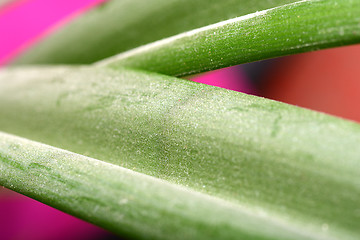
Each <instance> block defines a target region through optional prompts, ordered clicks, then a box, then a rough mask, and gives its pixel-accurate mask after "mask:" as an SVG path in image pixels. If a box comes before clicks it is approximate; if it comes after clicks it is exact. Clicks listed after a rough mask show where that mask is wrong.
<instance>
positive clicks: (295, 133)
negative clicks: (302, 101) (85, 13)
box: [0, 67, 360, 239]
mask: <svg viewBox="0 0 360 240" xmlns="http://www.w3.org/2000/svg"><path fill="white" fill-rule="evenodd" d="M0 84H1V86H2V87H1V88H0V114H1V115H0V130H1V131H5V132H8V133H12V134H16V135H19V136H23V137H26V138H29V139H33V140H36V141H40V142H43V143H46V144H50V145H53V146H56V147H60V148H63V149H67V150H70V151H73V152H76V153H79V154H83V155H87V156H90V157H93V158H97V159H100V160H102V161H105V162H108V163H110V164H115V165H118V166H121V167H125V168H127V169H130V170H132V171H136V172H140V173H143V174H147V175H150V176H152V177H156V178H158V179H161V181H158V180H156V179H153V178H147V177H144V176H143V175H136V174H134V173H133V172H130V171H129V172H127V173H129V174H125V173H123V172H124V171H125V170H123V169H121V168H119V167H117V166H113V165H109V164H106V163H101V162H98V161H96V160H93V159H87V158H83V157H80V156H77V155H76V156H75V155H71V154H70V153H66V154H65V153H64V152H61V154H53V155H55V158H51V159H50V160H49V164H50V165H45V166H46V167H47V168H46V167H45V168H42V167H41V166H38V165H36V164H35V168H34V170H33V171H30V170H29V169H30V168H29V166H30V165H31V163H33V162H34V163H38V164H42V161H45V160H46V159H48V156H49V154H45V155H42V151H43V150H42V149H41V148H42V147H41V146H40V145H38V144H35V143H30V142H27V141H26V140H21V141H20V140H19V139H17V138H14V137H11V136H8V135H4V134H2V135H1V139H3V140H2V141H1V145H0V153H1V154H2V158H1V159H2V160H1V162H2V163H1V164H2V165H1V166H2V171H1V173H0V174H1V175H0V176H1V177H0V183H1V184H5V185H6V186H8V187H10V188H13V189H15V190H17V191H20V192H23V193H25V194H28V195H30V196H32V197H35V198H37V199H39V200H41V201H44V202H46V203H47V204H50V205H53V206H55V207H59V208H60V209H62V210H65V211H67V212H70V213H72V214H75V215H76V216H79V217H82V218H84V219H87V220H89V221H92V222H94V223H96V224H99V225H101V226H104V227H106V228H108V229H111V230H113V231H115V232H118V233H125V234H130V232H131V233H132V234H134V236H136V237H140V238H141V237H144V238H145V237H148V236H150V235H151V236H152V237H154V238H155V237H156V238H157V237H158V238H162V237H164V238H165V239H166V238H182V235H181V234H184V233H185V232H186V233H187V231H185V230H184V229H185V228H186V229H191V230H188V231H190V232H189V238H190V237H191V236H193V237H194V238H195V239H198V238H200V237H201V236H202V237H204V238H210V237H213V238H215V239H220V238H225V237H229V238H231V237H234V238H238V237H237V236H238V235H236V234H240V235H239V236H242V235H241V234H243V235H244V237H243V238H244V239H249V238H250V236H252V237H254V238H255V239H256V237H259V238H260V239H262V238H265V239H281V238H285V239H291V238H295V239H303V238H310V239H311V238H314V239H332V238H334V239H358V238H359V236H360V231H359V229H360V214H359V199H360V185H359V184H360V173H359V170H360V168H359V156H360V148H359V147H358V145H359V142H360V125H359V124H356V123H353V122H349V121H345V120H342V119H338V118H335V117H331V116H328V115H325V114H320V113H316V112H312V111H309V110H306V109H301V108H298V107H295V106H290V105H287V104H283V103H279V102H275V101H271V100H267V99H263V98H259V97H255V96H249V95H246V94H242V93H237V92H233V91H228V90H225V89H220V88H216V87H212V86H207V85H203V84H198V83H194V82H190V81H186V80H181V79H175V78H173V77H168V76H163V75H159V74H156V73H147V72H142V71H139V70H130V69H117V70H114V69H107V68H87V67H72V68H70V67H58V68H54V67H43V68H14V69H7V70H3V71H2V72H1V73H0ZM18 141H20V142H21V144H19V147H18V148H16V149H14V150H13V151H12V150H11V149H12V145H11V144H14V143H16V142H18ZM23 142H24V143H23ZM49 151H50V152H52V151H55V152H57V151H59V150H54V149H53V150H49ZM28 152H30V153H29V154H30V156H34V157H28V156H27V155H26V154H25V153H28ZM23 153H24V154H23ZM32 154H33V155H32ZM63 154H65V155H66V157H62V155H63ZM50 155H52V154H50ZM41 156H43V157H41ZM74 156H75V157H74ZM58 157H59V158H58ZM73 157H74V159H73ZM80 158H81V159H83V160H79V159H80ZM34 159H35V160H36V161H34ZM38 159H43V160H41V161H40V160H38ZM54 159H59V162H56V161H55V160H54ZM71 159H73V160H71ZM45 162H46V161H45ZM94 162H97V163H99V164H98V169H97V167H95V165H94ZM46 164H48V163H47V162H46ZM77 164H78V165H77ZM87 165H89V169H87V168H86V167H85V166H87ZM21 166H23V167H21ZM24 166H25V167H24ZM61 166H63V168H64V169H63V170H61ZM4 168H5V171H3V169H4ZM12 168H14V169H12ZM53 168H54V169H55V170H52V169H53ZM72 168H73V169H74V170H71V169H72ZM112 168H113V169H112ZM41 169H43V170H41ZM96 169H97V170H96ZM10 170H11V171H10ZM8 171H10V172H8ZM14 171H15V172H14ZM84 172H86V174H83V173H84ZM53 174H60V175H56V176H58V177H54V176H53ZM92 174H93V175H92ZM124 174H125V175H124ZM128 175H129V179H130V180H127V177H125V176H128ZM26 176H28V177H26ZM123 176H124V178H123ZM130 176H131V177H130ZM51 178H55V179H53V180H51ZM16 179H18V180H16ZM34 179H38V180H36V181H35V180H34ZM59 179H60V180H59ZM67 179H70V180H72V181H68V180H67ZM101 179H103V180H101ZM118 179H120V180H118ZM146 179H148V180H146ZM163 180H165V181H168V182H169V183H171V185H169V184H168V183H164V182H163ZM33 181H34V183H32V182H33ZM74 181H75V182H74ZM119 181H120V182H121V184H120V182H119ZM127 181H129V182H127ZM143 181H144V185H141V183H142V182H143ZM148 181H149V182H148ZM152 181H153V182H152ZM77 182H80V183H81V184H85V185H79V186H78V187H77ZM97 182H98V183H97ZM160 182H161V183H163V185H162V184H160ZM15 183H16V184H15ZM11 184H13V186H12V187H11ZM32 184H33V185H32ZM56 184H60V185H56ZM86 184H88V185H86ZM132 184H134V189H133V188H132V186H133V185H132ZM173 184H176V185H177V186H175V185H173ZM28 185H29V186H32V187H30V188H27V186H28ZM92 185H94V188H96V189H98V190H94V189H93V188H91V187H90V186H92ZM102 185H104V189H103V190H101V189H102V188H101V186H102ZM72 186H75V188H74V190H71V188H72ZM86 186H89V187H86ZM115 186H116V187H115ZM121 186H124V187H123V188H122V187H121ZM149 186H153V188H152V187H149ZM183 187H186V189H191V191H190V192H187V191H188V190H181V189H183ZM63 188H64V189H63ZM138 188H139V189H140V190H139V191H138V190H135V189H138ZM37 189H38V190H37ZM132 189H133V190H132ZM161 189H163V190H161ZM50 190H51V191H52V192H54V194H56V192H57V191H60V193H59V195H53V193H51V191H50ZM67 190H69V194H70V197H65V198H63V197H62V196H63V194H65V195H64V196H68V195H66V191H67ZM37 191H43V192H42V193H41V194H39V195H36V194H37ZM49 191H50V193H48V192H49ZM122 191H124V192H125V193H124V196H125V198H128V197H130V195H131V194H133V195H131V196H133V197H134V198H136V199H140V200H141V201H140V200H139V201H140V202H138V203H136V204H135V205H132V206H129V208H125V209H126V210H124V211H125V213H124V214H126V218H124V219H127V217H128V215H130V217H129V218H130V219H131V220H129V221H130V223H128V222H122V220H119V219H118V218H116V217H115V214H119V212H117V211H116V210H115V209H116V207H115V206H117V205H116V203H114V204H115V205H113V201H118V200H119V199H122V198H123V197H122V196H123V195H121V194H122V193H121V192H122ZM168 191H169V192H168ZM167 192H168V193H167ZM194 192H199V193H201V194H199V195H197V193H196V194H195V193H194ZM130 193H131V194H130ZM48 194H49V195H48ZM106 194H108V196H105V195H106ZM129 194H130V195H129ZM193 194H194V195H193ZM90 195H91V199H88V197H89V196H90ZM173 195H175V196H176V197H172V196H173ZM206 195H209V196H212V197H215V198H217V199H218V198H221V199H223V200H216V199H213V198H210V199H209V202H207V200H206V198H207V197H206ZM47 196H49V197H47ZM83 196H85V197H83ZM83 198H84V199H85V200H84V199H83ZM102 198H104V200H102ZM112 198H114V199H116V200H111V199H112ZM159 198H160V200H159V201H158V199H159ZM71 199H74V200H73V201H74V202H75V203H69V201H70V202H71V201H72V200H71ZM76 199H78V200H76ZM82 199H83V200H82ZM94 199H97V201H95V200H94ZM170 199H172V200H171V201H176V199H179V204H180V203H183V205H182V204H180V205H179V207H174V209H172V207H171V206H172V205H171V204H172V203H171V202H169V201H170ZM205 200H206V201H205ZM107 201H110V202H109V204H110V205H106V202H107ZM221 201H225V202H226V204H225V202H224V204H223V203H222V202H221ZM81 203H84V204H83V205H81ZM102 203H103V204H102ZM177 203H178V202H177ZM177 203H176V204H177ZM192 203H193V205H192ZM228 203H229V204H230V205H231V206H233V207H227V204H228ZM104 204H105V205H104ZM176 204H175V206H178V205H176ZM78 205H81V206H83V208H78V207H76V206H78ZM95 205H99V208H100V209H99V210H98V211H100V212H101V213H100V212H99V213H97V214H92V211H93V209H94V206H95ZM162 207H164V208H162ZM133 209H137V211H138V212H137V211H135V210H133ZM181 209H183V211H180V210H181ZM194 209H195V210H194ZM236 209H237V210H236ZM239 209H240V210H241V209H243V210H244V211H243V210H241V211H240V210H239ZM190 210H191V211H193V210H194V212H191V211H190ZM112 211H114V213H113V214H114V215H109V216H108V217H106V216H107V214H110V213H109V212H112ZM119 211H122V210H121V209H120V210H119ZM134 211H135V212H134ZM189 211H190V212H189ZM238 211H239V212H238ZM86 213H88V215H86ZM205 213H206V214H205ZM203 214H204V215H203ZM243 214H244V215H245V217H244V216H243ZM163 215H164V216H166V217H165V218H164V220H158V221H157V220H156V221H155V220H154V219H157V218H161V216H163ZM170 215H171V216H170ZM124 216H125V215H124ZM144 216H146V217H144ZM142 219H143V220H142ZM169 219H170V220H169ZM216 219H218V220H219V222H221V223H223V221H224V224H220V223H219V222H217V220H216ZM220 219H221V220H220ZM154 221H155V222H156V223H155V222H154ZM162 221H163V222H162ZM229 221H230V222H229ZM215 222H216V223H215ZM245 223H248V224H245ZM157 224H159V225H157ZM232 224H234V225H232ZM272 224H274V225H276V226H273V225H272ZM215 226H220V228H221V229H220V228H216V227H215ZM255 226H256V227H255ZM254 228H255V229H254ZM278 228H280V229H278ZM124 229H129V230H128V231H127V230H124ZM209 229H213V232H208V231H209ZM157 231H158V232H157ZM149 232H150V233H151V234H150V233H149ZM239 232H240V233H239ZM147 234H150V235H147ZM169 234H173V235H169ZM197 234H199V235H197ZM206 234H209V235H206ZM212 234H214V235H212ZM217 234H218V235H217ZM221 234H225V235H226V234H229V235H226V236H225V235H221ZM233 234H234V235H233ZM277 234H279V235H277ZM289 234H290V235H289ZM292 234H293V235H292ZM302 234H308V236H302ZM190 235H191V236H190ZM200 235H201V236H200ZM253 235H254V236H253ZM185 238H186V237H185Z"/></svg>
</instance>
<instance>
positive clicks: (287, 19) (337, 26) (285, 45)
mask: <svg viewBox="0 0 360 240" xmlns="http://www.w3.org/2000/svg"><path fill="white" fill-rule="evenodd" d="M359 22H360V1H357V0H341V1H339V0H304V1H299V2H296V3H291V4H286V5H282V6H279V7H275V8H272V9H267V10H264V11H259V12H256V13H252V14H249V15H245V16H242V17H238V18H234V19H230V20H227V21H224V22H220V23H216V24H214V25H209V26H206V27H204V28H199V29H195V30H193V31H190V32H186V33H183V34H179V35H176V36H174V37H170V38H167V39H163V40H160V41H158V42H154V43H151V44H148V45H145V46H142V47H139V48H136V49H133V50H130V51H128V52H125V53H121V54H119V55H117V56H114V57H111V58H109V59H105V60H103V61H101V62H100V63H98V65H100V66H104V65H105V66H110V67H114V68H116V67H119V66H126V67H132V68H139V69H144V70H148V71H152V72H158V73H162V74H166V75H173V76H184V75H189V74H195V73H199V72H205V71H209V70H214V69H219V68H224V67H229V66H233V65H237V64H241V63H248V62H253V61H257V60H263V59H267V58H274V57H279V56H284V55H290V54H296V53H302V52H307V51H314V50H319V49H324V48H330V47H337V46H343V45H348V44H354V43H359V42H360V25H359Z"/></svg>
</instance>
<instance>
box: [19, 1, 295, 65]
mask: <svg viewBox="0 0 360 240" xmlns="http://www.w3.org/2000/svg"><path fill="white" fill-rule="evenodd" d="M294 1H295V0H250V1H249V0H222V1H218V0H196V1H194V0H166V1H164V0H152V1H148V0H121V1H118V0H112V1H108V2H106V3H105V4H104V5H103V6H100V7H97V8H96V9H95V10H92V11H90V12H89V13H87V14H84V16H81V17H79V18H77V19H75V20H73V22H71V23H70V24H68V25H66V26H65V27H63V28H62V29H57V30H56V32H54V33H53V34H52V35H50V36H48V37H47V38H45V39H44V40H43V41H41V42H40V43H39V44H37V45H35V46H34V47H32V48H31V49H29V50H28V52H26V53H25V54H24V55H23V56H22V57H20V59H18V60H17V61H16V63H92V62H95V61H98V60H101V59H104V58H106V57H110V56H113V55H115V54H118V53H120V52H123V51H126V50H129V49H132V48H135V47H138V46H141V45H143V44H146V43H149V42H153V41H156V40H159V39H162V38H165V37H170V36H172V35H175V34H178V33H181V32H185V31H189V30H192V29H194V28H199V27H203V26H206V25H208V24H213V23H216V22H219V21H223V20H227V19H230V18H234V17H238V16H242V15H245V14H249V13H252V12H255V11H259V10H264V9H267V8H271V7H275V6H279V5H282V4H286V3H290V2H294Z"/></svg>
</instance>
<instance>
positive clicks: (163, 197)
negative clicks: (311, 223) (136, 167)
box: [0, 132, 326, 239]
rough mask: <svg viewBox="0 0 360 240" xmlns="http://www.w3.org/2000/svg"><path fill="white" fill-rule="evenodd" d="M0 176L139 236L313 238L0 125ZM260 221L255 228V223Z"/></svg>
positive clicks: (11, 184) (43, 198) (39, 196)
mask: <svg viewBox="0 0 360 240" xmlns="http://www.w3.org/2000/svg"><path fill="white" fill-rule="evenodd" d="M0 146H1V148H0V170H1V172H0V183H1V184H3V185H4V186H7V187H9V188H12V189H13V190H16V191H18V192H21V193H24V194H26V195H28V196H31V197H32V198H35V199H38V200H41V201H42V202H44V203H46V204H49V205H51V206H54V207H56V208H58V209H61V210H63V211H65V212H68V213H70V214H73V215H75V216H78V217H80V218H82V219H85V220H87V221H89V222H92V223H95V224H97V225H99V226H102V227H104V228H107V229H109V230H111V231H113V232H115V233H117V234H119V235H122V236H128V237H132V238H139V239H149V238H150V239H239V238H241V239H304V238H306V239H318V238H320V237H325V236H326V234H317V233H314V232H311V231H309V232H302V231H300V229H299V226H297V225H295V224H292V223H284V222H281V220H278V219H276V218H275V217H274V216H266V215H263V214H261V213H259V212H257V211H253V210H249V209H246V208H243V207H241V206H240V205H236V204H232V203H230V202H227V201H224V200H221V199H218V198H214V197H211V196H209V195H205V194H200V193H197V192H194V191H192V190H190V189H187V188H183V187H180V186H178V185H174V184H169V183H167V182H165V181H161V180H159V179H156V178H152V177H149V176H146V175H143V174H139V173H136V172H134V171H130V170H128V169H125V168H121V167H118V166H115V165H112V164H107V163H105V162H102V161H99V160H96V159H93V158H88V157H85V156H81V155H78V154H74V153H71V152H67V151H64V150H60V149H56V148H53V147H50V146H47V145H44V144H40V143H36V142H33V141H29V140H26V139H22V138H19V137H15V136H12V135H8V134H5V133H1V132H0ZM259 226H261V228H259Z"/></svg>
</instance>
